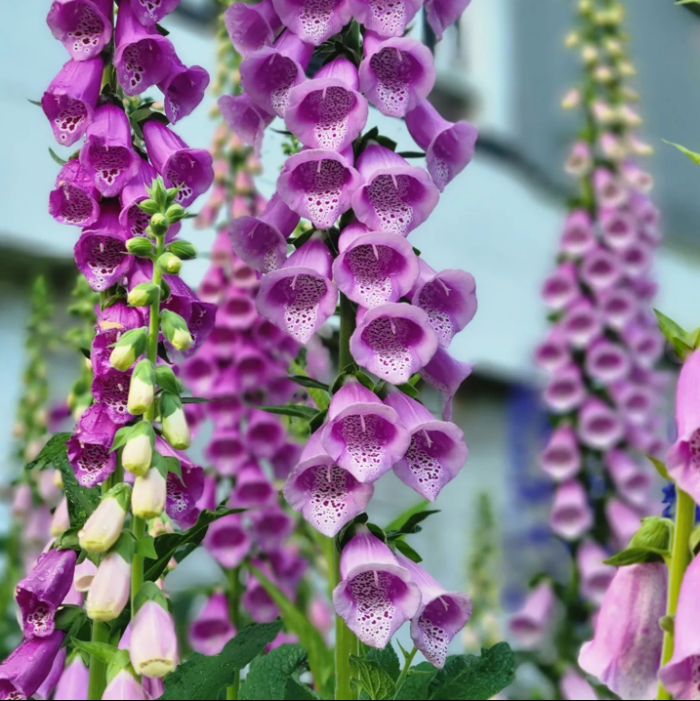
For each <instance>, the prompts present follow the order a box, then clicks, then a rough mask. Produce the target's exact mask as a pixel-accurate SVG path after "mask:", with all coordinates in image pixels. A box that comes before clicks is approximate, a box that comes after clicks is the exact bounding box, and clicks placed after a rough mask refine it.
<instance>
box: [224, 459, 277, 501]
mask: <svg viewBox="0 0 700 701" xmlns="http://www.w3.org/2000/svg"><path fill="white" fill-rule="evenodd" d="M276 496H277V490H276V489H275V488H274V486H273V485H272V483H271V482H270V480H269V479H268V478H267V476H266V475H265V473H264V472H263V471H262V469H261V468H260V466H259V465H258V464H257V463H248V464H247V465H245V466H243V467H242V468H241V469H240V470H239V471H238V475H237V476H236V489H235V490H234V492H233V494H232V495H231V499H230V500H229V504H230V505H231V507H233V508H238V509H250V508H255V507H257V506H266V505H268V504H270V503H271V502H272V501H274V500H275V498H276Z"/></svg>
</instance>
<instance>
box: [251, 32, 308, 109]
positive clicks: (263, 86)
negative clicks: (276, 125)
mask: <svg viewBox="0 0 700 701" xmlns="http://www.w3.org/2000/svg"><path fill="white" fill-rule="evenodd" d="M312 53H313V46H311V44H306V43H305V42H304V41H303V40H302V39H300V38H299V37H298V36H296V34H293V33H292V32H290V31H285V32H284V33H283V34H282V36H280V38H279V39H277V41H276V42H275V45H274V46H270V47H263V48H262V49H259V50H258V51H254V52H253V53H251V54H248V56H246V57H245V59H244V60H243V63H241V84H242V85H243V90H244V91H245V93H246V94H247V95H249V96H250V99H251V101H252V102H253V104H255V105H256V106H257V107H258V108H259V109H261V110H262V111H263V112H265V113H266V114H268V115H277V116H278V117H284V112H285V110H286V109H287V105H288V103H289V93H290V92H291V90H292V88H293V87H295V86H297V85H299V84H300V83H303V82H304V80H305V79H306V75H305V73H304V71H305V70H306V68H307V66H308V65H309V62H310V61H311V54H312Z"/></svg>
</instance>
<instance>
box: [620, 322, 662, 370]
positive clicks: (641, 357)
mask: <svg viewBox="0 0 700 701" xmlns="http://www.w3.org/2000/svg"><path fill="white" fill-rule="evenodd" d="M622 338H623V339H624V341H625V343H627V345H628V346H629V348H630V352H631V354H632V358H633V360H634V361H635V363H636V364H638V365H641V366H642V367H643V368H652V367H654V366H655V365H656V364H657V363H658V361H659V360H660V359H661V356H662V355H663V353H664V349H665V348H666V341H665V339H664V337H663V335H662V334H661V332H660V331H659V329H658V328H656V326H647V325H646V324H641V323H637V322H632V323H630V324H628V325H627V326H626V327H625V328H624V329H623V331H622Z"/></svg>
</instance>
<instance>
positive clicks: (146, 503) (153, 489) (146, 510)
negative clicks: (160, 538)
mask: <svg viewBox="0 0 700 701" xmlns="http://www.w3.org/2000/svg"><path fill="white" fill-rule="evenodd" d="M166 498H167V483H166V480H165V478H164V477H163V475H161V474H160V472H159V471H158V470H156V469H155V468H151V469H150V470H149V471H148V472H147V473H146V475H145V476H144V477H137V478H136V482H135V483H134V490H133V492H132V493H131V509H132V511H133V512H134V515H135V516H138V517H139V518H142V519H145V520H149V519H152V518H156V517H158V516H160V515H161V514H162V513H163V511H164V510H165V500H166Z"/></svg>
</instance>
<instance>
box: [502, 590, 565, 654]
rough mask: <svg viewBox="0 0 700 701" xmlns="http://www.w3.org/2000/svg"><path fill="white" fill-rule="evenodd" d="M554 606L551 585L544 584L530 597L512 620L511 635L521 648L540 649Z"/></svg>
mask: <svg viewBox="0 0 700 701" xmlns="http://www.w3.org/2000/svg"><path fill="white" fill-rule="evenodd" d="M554 605H555V598H554V591H553V590H552V585H551V583H550V582H548V581H545V582H542V583H541V584H539V585H538V586H537V588H536V589H534V590H533V591H532V593H531V594H530V595H529V596H528V598H527V600H526V601H525V605H524V606H523V608H522V609H521V610H520V611H519V612H518V613H516V614H515V615H514V616H513V617H512V618H511V619H510V624H509V628H510V634H511V635H512V636H513V638H514V639H515V641H516V642H517V644H518V646H519V647H521V648H522V649H524V650H533V649H535V648H537V647H539V645H540V644H541V642H542V640H543V639H544V636H545V634H546V633H547V629H548V627H549V624H550V622H551V620H552V614H553V613H554Z"/></svg>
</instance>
